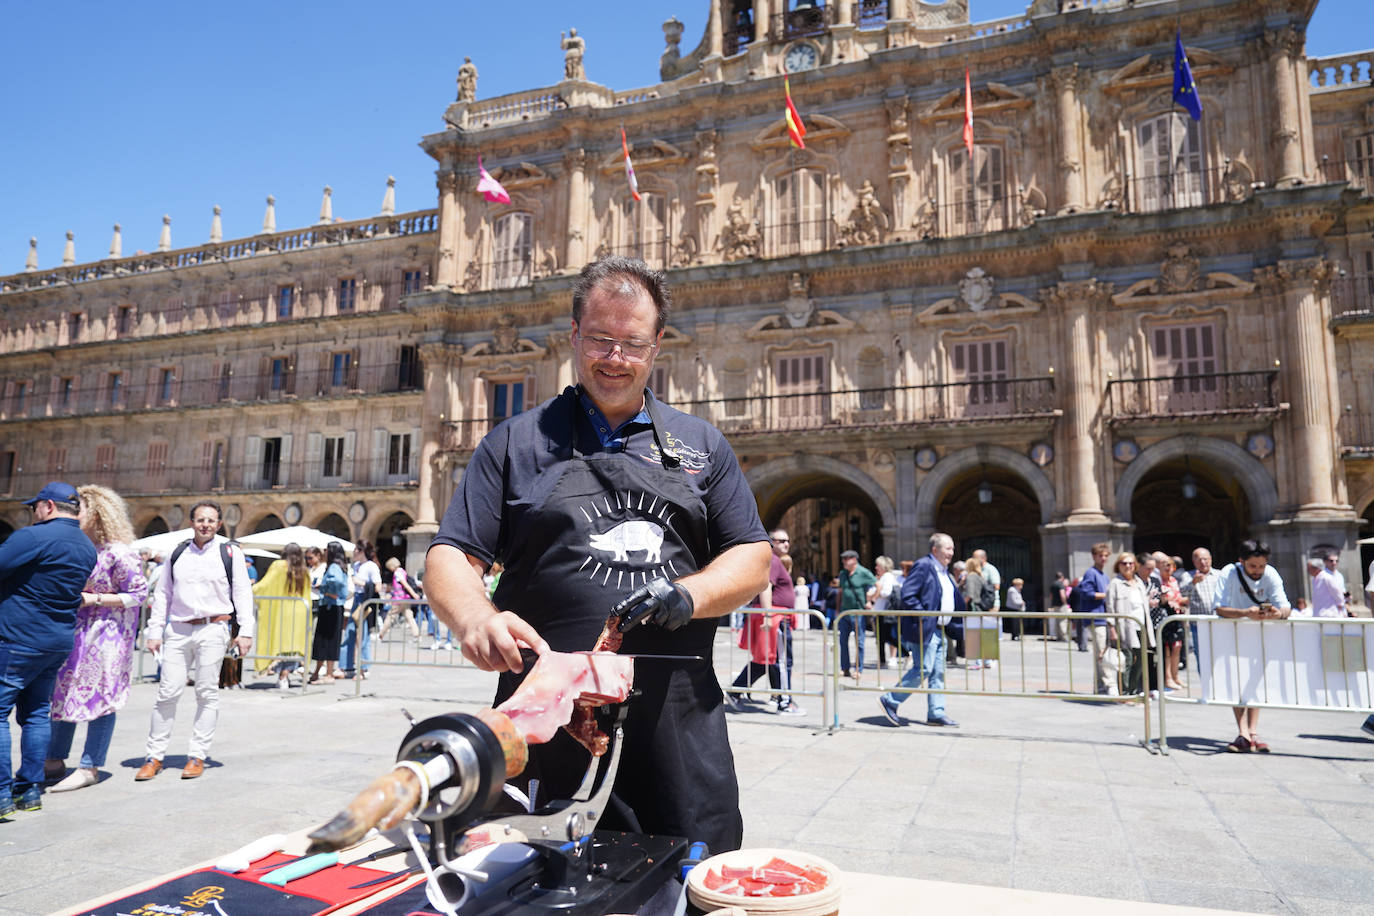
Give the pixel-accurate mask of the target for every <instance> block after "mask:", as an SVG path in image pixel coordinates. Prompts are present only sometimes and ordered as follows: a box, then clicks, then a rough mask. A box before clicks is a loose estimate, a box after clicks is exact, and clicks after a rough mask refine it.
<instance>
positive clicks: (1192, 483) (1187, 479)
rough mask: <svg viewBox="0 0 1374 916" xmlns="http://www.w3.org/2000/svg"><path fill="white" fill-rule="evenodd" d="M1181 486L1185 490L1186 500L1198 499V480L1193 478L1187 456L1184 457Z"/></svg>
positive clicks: (1184, 496)
mask: <svg viewBox="0 0 1374 916" xmlns="http://www.w3.org/2000/svg"><path fill="white" fill-rule="evenodd" d="M1179 486H1180V487H1181V488H1182V489H1183V498H1184V499H1197V478H1196V477H1194V476H1193V469H1192V466H1191V465H1189V464H1188V456H1187V455H1184V456H1183V479H1182V480H1180V481H1179Z"/></svg>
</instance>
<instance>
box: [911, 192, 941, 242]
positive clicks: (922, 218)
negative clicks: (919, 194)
mask: <svg viewBox="0 0 1374 916" xmlns="http://www.w3.org/2000/svg"><path fill="white" fill-rule="evenodd" d="M939 206H940V205H939V203H938V202H937V201H936V200H935V198H934V197H931V198H928V199H927V200H926V201H925V202H923V203H922V204H921V206H919V207H917V208H916V216H915V217H914V218H913V219H912V221H911V228H912V229H915V230H916V236H917V238H922V239H933V238H935V237H936V235H938V234H939V231H940V226H939V220H938V216H939V213H940V210H939Z"/></svg>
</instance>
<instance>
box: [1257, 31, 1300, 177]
mask: <svg viewBox="0 0 1374 916" xmlns="http://www.w3.org/2000/svg"><path fill="white" fill-rule="evenodd" d="M1262 46H1263V48H1264V50H1265V52H1266V54H1267V55H1268V61H1267V63H1268V67H1269V92H1270V95H1271V96H1272V98H1273V100H1274V101H1273V107H1272V110H1271V117H1272V118H1273V121H1272V122H1271V123H1272V124H1273V126H1274V127H1273V133H1272V134H1271V138H1272V140H1273V144H1274V160H1273V161H1274V165H1275V167H1276V168H1277V170H1278V180H1277V181H1276V182H1275V184H1276V185H1277V186H1278V187H1281V188H1284V187H1288V186H1290V185H1293V184H1300V183H1302V181H1303V180H1304V179H1305V178H1306V175H1305V174H1304V172H1303V156H1302V134H1301V131H1300V130H1299V128H1300V127H1301V125H1302V112H1301V111H1300V110H1299V107H1298V106H1299V103H1298V85H1297V79H1298V77H1297V70H1296V64H1297V59H1298V58H1299V57H1301V56H1302V53H1303V35H1302V33H1301V32H1299V31H1298V30H1297V29H1295V28H1293V27H1292V26H1291V25H1290V26H1287V27H1285V28H1282V29H1273V30H1270V31H1267V32H1265V33H1264V39H1263V45H1262Z"/></svg>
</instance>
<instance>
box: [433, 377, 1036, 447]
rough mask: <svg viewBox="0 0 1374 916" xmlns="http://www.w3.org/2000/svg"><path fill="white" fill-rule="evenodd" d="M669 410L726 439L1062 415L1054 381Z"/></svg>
mask: <svg viewBox="0 0 1374 916" xmlns="http://www.w3.org/2000/svg"><path fill="white" fill-rule="evenodd" d="M670 406H672V407H675V408H677V409H678V410H681V411H683V412H684V413H689V414H692V415H693V416H697V417H701V418H702V419H704V420H708V421H710V422H711V423H712V424H714V425H715V426H716V427H717V428H719V429H720V430H721V431H722V432H724V433H727V434H730V435H751V434H769V433H791V432H801V431H806V432H813V431H836V432H845V431H849V430H857V429H877V430H882V429H899V428H911V427H937V428H938V427H962V426H974V425H986V424H997V423H1000V424H1006V423H1014V422H1026V421H1034V422H1043V421H1046V420H1053V419H1054V418H1055V417H1057V416H1059V413H1060V412H1059V410H1058V409H1057V408H1056V407H1055V402H1054V377H1053V376H1044V377H1039V378H1008V379H997V380H991V381H979V382H953V383H946V384H935V385H904V386H897V387H891V388H849V389H833V390H828V391H815V392H806V393H798V394H774V395H761V396H757V397H739V398H714V399H709V400H697V401H675V402H671V403H670ZM499 422H501V421H500V420H499V419H497V420H492V419H487V418H478V419H470V420H451V421H448V422H446V423H445V424H444V429H443V438H442V440H441V447H442V448H443V449H445V450H447V451H460V452H461V451H470V450H471V449H474V448H476V447H477V443H478V442H480V441H481V439H482V437H483V436H485V435H486V434H487V433H488V432H490V431H491V429H492V427H493V426H495V425H496V424H497V423H499Z"/></svg>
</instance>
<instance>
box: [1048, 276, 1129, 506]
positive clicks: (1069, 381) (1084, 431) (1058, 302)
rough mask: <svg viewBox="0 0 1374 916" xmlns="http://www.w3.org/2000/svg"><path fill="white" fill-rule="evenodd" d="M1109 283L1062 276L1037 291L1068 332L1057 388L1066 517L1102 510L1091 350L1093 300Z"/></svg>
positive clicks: (1102, 296)
mask: <svg viewBox="0 0 1374 916" xmlns="http://www.w3.org/2000/svg"><path fill="white" fill-rule="evenodd" d="M1111 294H1112V284H1110V283H1103V282H1101V281H1098V280H1074V281H1064V282H1061V283H1059V284H1058V285H1057V286H1052V287H1049V288H1048V289H1044V290H1042V291H1041V298H1042V299H1043V300H1044V302H1045V304H1046V305H1047V306H1048V307H1049V308H1051V309H1053V310H1056V311H1058V312H1059V313H1060V314H1061V315H1063V325H1062V327H1063V328H1064V329H1065V331H1066V332H1067V334H1068V339H1069V347H1068V365H1066V366H1065V367H1064V370H1065V371H1064V372H1063V373H1062V375H1060V376H1057V377H1058V378H1063V379H1064V384H1065V386H1066V388H1067V390H1066V391H1063V392H1057V398H1058V399H1059V400H1060V402H1061V403H1063V404H1064V405H1065V411H1064V428H1065V433H1064V445H1065V448H1064V451H1065V453H1066V454H1065V456H1064V457H1065V459H1066V461H1067V481H1066V483H1067V488H1068V492H1067V497H1068V506H1067V508H1068V510H1069V511H1068V521H1069V522H1070V523H1071V524H1072V523H1084V524H1099V523H1103V522H1105V521H1106V520H1107V518H1106V516H1105V515H1104V514H1103V512H1102V496H1101V485H1102V484H1104V483H1105V473H1106V469H1105V468H1103V467H1101V466H1100V464H1099V460H1098V458H1099V452H1100V449H1099V447H1098V444H1097V441H1098V430H1099V426H1100V424H1099V423H1098V416H1097V415H1098V409H1099V405H1100V404H1101V403H1102V390H1101V386H1100V385H1099V384H1098V378H1097V364H1096V360H1095V358H1094V353H1093V319H1092V308H1093V305H1094V304H1096V303H1099V302H1102V301H1105V300H1107V299H1108V298H1109V297H1110V296H1111Z"/></svg>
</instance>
